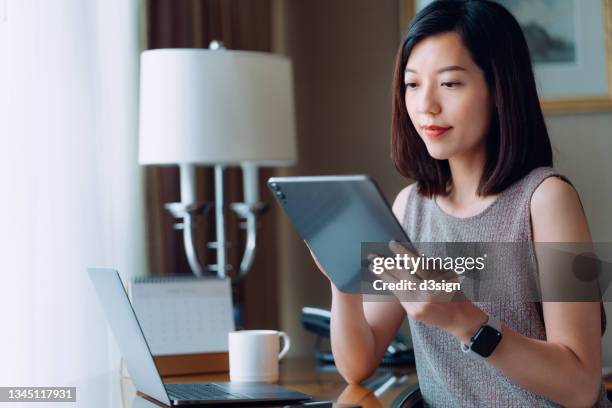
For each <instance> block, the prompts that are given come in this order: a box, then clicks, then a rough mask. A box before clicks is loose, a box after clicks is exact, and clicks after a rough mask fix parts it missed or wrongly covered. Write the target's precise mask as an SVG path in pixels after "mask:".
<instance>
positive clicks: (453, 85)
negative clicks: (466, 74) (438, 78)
mask: <svg viewBox="0 0 612 408" xmlns="http://www.w3.org/2000/svg"><path fill="white" fill-rule="evenodd" d="M461 85H462V84H461V82H442V86H443V87H445V88H449V89H453V88H458V87H459V86H461Z"/></svg>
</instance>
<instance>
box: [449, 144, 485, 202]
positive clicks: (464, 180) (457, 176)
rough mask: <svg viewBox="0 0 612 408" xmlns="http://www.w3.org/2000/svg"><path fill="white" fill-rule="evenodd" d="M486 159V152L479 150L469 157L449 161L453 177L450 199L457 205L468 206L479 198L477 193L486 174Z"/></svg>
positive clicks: (453, 158)
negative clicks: (483, 175)
mask: <svg viewBox="0 0 612 408" xmlns="http://www.w3.org/2000/svg"><path fill="white" fill-rule="evenodd" d="M485 159H486V157H485V150H484V149H479V150H478V151H476V152H473V153H471V154H469V155H468V154H466V155H463V156H460V157H452V158H450V159H449V160H448V164H449V167H450V171H451V176H452V184H451V191H450V194H449V199H451V200H452V201H454V202H455V203H457V204H467V203H471V202H473V201H474V200H475V199H476V198H477V194H476V191H477V190H478V184H480V179H481V178H482V174H483V172H484V166H485Z"/></svg>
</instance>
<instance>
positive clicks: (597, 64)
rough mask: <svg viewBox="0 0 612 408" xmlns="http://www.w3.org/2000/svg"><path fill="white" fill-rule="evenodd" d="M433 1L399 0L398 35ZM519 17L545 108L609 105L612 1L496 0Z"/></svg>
mask: <svg viewBox="0 0 612 408" xmlns="http://www.w3.org/2000/svg"><path fill="white" fill-rule="evenodd" d="M431 1H432V0H399V10H400V28H401V30H402V35H403V34H404V31H405V29H406V27H407V25H408V23H409V22H410V19H411V18H412V17H413V16H414V14H415V13H416V12H418V11H419V10H421V9H422V8H423V7H425V6H426V5H427V4H429V3H430V2H431ZM495 1H497V2H498V3H500V4H502V5H503V6H504V7H506V8H507V9H508V10H509V11H510V12H511V13H512V14H513V15H514V17H515V18H516V19H517V21H518V22H519V24H520V25H521V27H522V29H523V33H524V35H525V38H526V40H527V45H528V46H529V51H530V53H531V58H532V62H533V66H534V72H535V76H536V83H537V87H538V94H539V95H540V101H541V104H542V108H543V109H544V111H545V112H567V111H595V110H612V0H495Z"/></svg>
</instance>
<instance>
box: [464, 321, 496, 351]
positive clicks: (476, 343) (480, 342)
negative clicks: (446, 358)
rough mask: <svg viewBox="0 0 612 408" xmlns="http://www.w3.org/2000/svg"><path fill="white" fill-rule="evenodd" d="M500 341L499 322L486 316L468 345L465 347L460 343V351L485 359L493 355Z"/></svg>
mask: <svg viewBox="0 0 612 408" xmlns="http://www.w3.org/2000/svg"><path fill="white" fill-rule="evenodd" d="M501 339H502V333H501V322H500V321H499V319H497V318H495V317H493V316H489V315H488V314H487V321H486V322H484V324H483V325H482V326H480V328H479V329H478V330H477V331H476V334H474V335H473V336H472V338H471V339H470V344H469V345H467V346H466V345H465V344H463V343H461V350H462V351H463V352H465V353H468V352H470V351H473V352H474V353H476V354H478V355H479V356H481V357H484V358H487V357H489V356H490V355H491V353H493V350H495V348H496V347H497V345H498V344H499V342H500V341H501Z"/></svg>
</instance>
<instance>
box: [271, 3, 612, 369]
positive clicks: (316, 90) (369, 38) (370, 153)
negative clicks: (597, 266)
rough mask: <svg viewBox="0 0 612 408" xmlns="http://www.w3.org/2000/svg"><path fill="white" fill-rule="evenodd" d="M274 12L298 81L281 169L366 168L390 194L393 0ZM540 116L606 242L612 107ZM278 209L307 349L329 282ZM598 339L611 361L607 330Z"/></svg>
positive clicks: (293, 330)
mask: <svg viewBox="0 0 612 408" xmlns="http://www.w3.org/2000/svg"><path fill="white" fill-rule="evenodd" d="M374 4H376V7H373V5H374ZM274 21H275V22H276V26H275V34H274V37H273V38H275V41H276V45H275V46H276V50H277V52H283V53H286V54H288V55H289V56H290V57H291V58H292V60H293V64H294V74H295V84H296V98H297V101H296V105H297V118H298V135H299V136H298V137H299V164H298V166H296V167H293V168H291V169H289V170H287V172H286V174H296V175H297V174H300V175H306V174H332V173H368V174H370V175H372V176H373V177H374V178H375V179H376V180H377V181H378V182H379V183H380V185H381V187H382V189H383V191H384V193H385V194H386V196H387V197H388V199H390V200H392V199H393V197H394V196H395V194H396V193H397V192H398V191H399V190H400V189H401V188H402V187H403V186H404V185H405V184H406V182H405V181H404V180H402V179H401V178H400V177H399V176H398V175H397V174H396V173H395V169H394V168H393V165H392V164H391V162H390V160H389V127H390V91H389V90H390V81H391V73H392V65H393V59H394V55H395V50H396V47H397V45H398V42H399V38H398V37H399V35H398V32H399V27H398V6H397V1H396V0H378V1H376V2H373V1H371V0H334V1H328V0H308V1H304V0H282V1H281V0H278V1H277V2H276V3H275V19H274ZM547 123H548V126H549V129H550V134H551V138H552V141H553V145H554V147H555V148H556V151H557V155H556V157H557V159H558V160H557V167H558V168H559V169H560V170H561V171H563V172H564V173H566V174H567V175H568V176H569V177H570V178H571V179H572V180H573V181H574V183H575V184H576V186H577V188H578V190H579V192H580V194H581V197H582V200H583V202H584V206H585V209H586V211H587V215H588V217H589V220H590V224H591V228H592V231H593V237H594V239H595V240H599V241H611V242H612V216H610V215H609V214H608V212H609V211H610V207H611V206H610V203H612V162H610V161H609V160H608V157H607V156H608V155H610V153H612V134H611V133H612V132H610V129H612V114H609V113H606V114H588V115H585V114H582V115H564V116H548V117H547ZM275 210H276V211H278V208H275ZM279 218H280V220H281V222H280V223H279V224H280V225H279V228H280V229H281V235H280V236H281V237H283V238H282V239H281V242H280V243H279V258H280V266H281V282H280V284H279V288H280V302H281V305H282V310H281V324H282V327H283V328H284V329H285V330H287V331H288V332H289V333H290V334H291V335H292V337H293V339H294V341H293V343H294V347H293V348H292V349H293V352H294V353H296V354H297V353H299V354H305V353H310V352H311V350H312V344H313V342H314V339H313V337H311V336H309V335H307V334H306V333H305V332H304V331H303V329H302V328H301V326H300V323H299V316H300V310H301V308H302V306H305V305H321V306H328V305H329V302H330V293H329V284H328V283H327V281H326V280H325V279H324V278H323V277H322V276H321V275H320V274H319V273H318V272H317V271H316V269H315V266H314V264H313V263H312V261H311V259H310V257H309V255H308V253H307V250H306V248H305V246H304V244H303V243H302V241H301V240H300V239H299V237H298V236H297V235H296V234H295V232H294V230H293V228H292V227H291V225H289V223H288V222H287V219H286V217H285V216H284V215H283V214H280V215H279ZM608 309H609V315H610V317H611V320H612V308H608ZM604 347H605V350H606V351H607V354H606V362H607V364H608V365H612V353H611V352H612V329H611V330H609V334H608V336H606V339H605V345H604Z"/></svg>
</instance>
